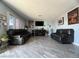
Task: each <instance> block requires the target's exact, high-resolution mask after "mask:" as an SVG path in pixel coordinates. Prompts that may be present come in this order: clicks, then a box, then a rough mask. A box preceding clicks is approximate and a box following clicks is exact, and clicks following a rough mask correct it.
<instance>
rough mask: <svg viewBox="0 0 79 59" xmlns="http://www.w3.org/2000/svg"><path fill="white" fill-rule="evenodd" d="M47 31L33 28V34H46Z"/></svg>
mask: <svg viewBox="0 0 79 59" xmlns="http://www.w3.org/2000/svg"><path fill="white" fill-rule="evenodd" d="M46 32H47V31H46V30H45V29H34V30H32V35H33V36H45V34H46Z"/></svg>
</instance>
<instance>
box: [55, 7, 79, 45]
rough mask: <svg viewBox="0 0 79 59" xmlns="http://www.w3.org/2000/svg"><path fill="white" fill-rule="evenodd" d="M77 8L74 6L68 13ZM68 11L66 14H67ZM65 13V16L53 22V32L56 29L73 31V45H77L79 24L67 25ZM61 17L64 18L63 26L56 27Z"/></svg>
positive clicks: (78, 42)
mask: <svg viewBox="0 0 79 59" xmlns="http://www.w3.org/2000/svg"><path fill="white" fill-rule="evenodd" d="M77 7H79V5H77V6H75V7H74V8H72V9H70V10H69V11H71V10H73V9H75V8H77ZM69 11H68V12H69ZM68 12H66V13H65V14H63V15H61V16H60V17H59V18H58V19H56V20H55V28H54V30H55V31H56V29H74V32H75V34H74V37H75V38H74V43H75V44H77V45H79V24H72V25H68V16H67V13H68ZM61 17H64V25H58V20H59V19H60V18H61Z"/></svg>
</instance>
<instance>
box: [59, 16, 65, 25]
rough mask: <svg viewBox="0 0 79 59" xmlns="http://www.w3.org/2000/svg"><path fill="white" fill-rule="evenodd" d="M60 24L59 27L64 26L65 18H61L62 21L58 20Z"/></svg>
mask: <svg viewBox="0 0 79 59" xmlns="http://www.w3.org/2000/svg"><path fill="white" fill-rule="evenodd" d="M58 24H59V25H63V24H64V17H61V19H60V20H58Z"/></svg>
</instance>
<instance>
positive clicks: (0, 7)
mask: <svg viewBox="0 0 79 59" xmlns="http://www.w3.org/2000/svg"><path fill="white" fill-rule="evenodd" d="M8 12H9V13H11V14H12V15H13V16H14V17H15V20H14V21H16V20H17V19H18V21H19V22H20V23H19V28H24V25H25V20H24V19H22V18H21V17H20V16H18V15H17V14H16V13H15V12H13V11H12V10H11V9H9V8H8V7H6V6H5V5H4V4H3V3H2V2H0V14H3V15H5V16H6V17H7V20H8ZM18 21H16V23H17V24H18ZM14 25H15V26H16V24H14ZM3 33H5V30H4V27H3V26H2V27H0V34H3Z"/></svg>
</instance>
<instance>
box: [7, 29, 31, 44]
mask: <svg viewBox="0 0 79 59" xmlns="http://www.w3.org/2000/svg"><path fill="white" fill-rule="evenodd" d="M7 34H8V38H9V44H24V43H25V42H26V41H27V40H28V39H29V38H30V36H31V33H30V32H28V31H27V30H25V29H9V30H8V31H7ZM16 37H20V38H16Z"/></svg>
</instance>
